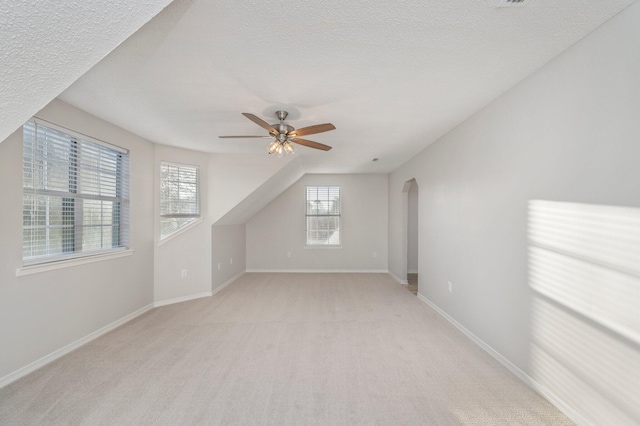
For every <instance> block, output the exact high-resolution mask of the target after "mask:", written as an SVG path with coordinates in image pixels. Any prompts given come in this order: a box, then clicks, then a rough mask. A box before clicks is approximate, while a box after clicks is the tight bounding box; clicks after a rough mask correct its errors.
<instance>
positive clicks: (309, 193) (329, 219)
mask: <svg viewBox="0 0 640 426" xmlns="http://www.w3.org/2000/svg"><path fill="white" fill-rule="evenodd" d="M340 202H341V200H340V187H339V186H307V187H306V205H307V207H306V216H307V245H308V246H339V245H340V244H341V243H342V241H341V239H340V216H341V210H342V209H341V205H340Z"/></svg>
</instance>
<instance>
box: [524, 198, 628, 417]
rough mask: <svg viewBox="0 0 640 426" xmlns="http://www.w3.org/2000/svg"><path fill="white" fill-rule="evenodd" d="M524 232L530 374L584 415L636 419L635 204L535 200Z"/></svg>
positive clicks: (531, 204) (532, 202)
mask: <svg viewBox="0 0 640 426" xmlns="http://www.w3.org/2000/svg"><path fill="white" fill-rule="evenodd" d="M528 231H529V243H530V245H529V285H530V286H531V288H532V289H533V291H534V299H533V306H532V343H531V376H532V377H533V378H534V379H535V380H536V381H538V382H540V383H541V384H543V385H544V386H545V387H546V388H547V389H549V390H550V391H551V392H553V393H554V394H555V395H556V396H558V397H559V398H560V399H561V400H562V401H564V402H565V403H567V404H568V405H569V406H571V407H572V408H573V409H575V410H576V411H577V412H578V413H581V414H582V415H583V416H585V418H587V419H588V420H589V421H594V422H596V423H602V424H613V423H615V424H627V423H629V424H633V422H634V421H637V419H640V308H639V306H640V209H637V208H628V207H615V206H600V205H589V204H578V203H564V202H553V201H543V200H532V201H530V202H529V230H528ZM612 422H613V423H612Z"/></svg>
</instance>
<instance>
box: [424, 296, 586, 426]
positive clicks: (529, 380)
mask: <svg viewBox="0 0 640 426" xmlns="http://www.w3.org/2000/svg"><path fill="white" fill-rule="evenodd" d="M418 299H420V300H422V301H423V302H424V303H426V304H427V305H429V306H430V307H432V308H433V309H434V310H435V311H436V312H437V313H438V314H440V316H442V317H443V318H444V319H446V320H447V321H449V322H450V323H451V324H452V325H453V326H454V327H456V328H457V329H458V330H460V331H461V332H462V333H463V334H464V335H465V336H467V337H468V338H469V339H471V341H473V342H474V343H475V344H476V345H478V346H480V348H482V349H483V350H484V351H485V352H487V353H488V354H489V355H491V356H492V357H493V358H495V359H496V360H497V361H498V362H499V363H500V364H502V365H503V366H505V367H506V368H507V370H509V371H511V372H512V373H513V374H514V375H515V376H516V377H517V378H519V379H520V380H521V381H522V382H524V383H525V384H526V385H528V386H529V387H530V388H532V389H533V390H535V391H536V392H538V393H539V394H540V395H541V396H542V397H543V398H545V399H546V400H547V401H549V402H550V403H551V404H553V405H554V406H555V407H556V408H557V409H558V410H560V411H562V413H564V414H565V415H566V416H567V417H569V419H570V420H571V421H573V422H574V423H576V424H579V425H591V424H592V423H591V422H590V421H588V420H587V419H585V418H584V417H583V416H582V415H581V414H580V413H578V412H577V411H575V410H574V409H573V408H571V407H570V406H569V405H568V404H567V403H565V402H564V401H563V400H562V399H561V398H559V397H558V396H557V395H555V394H554V393H553V392H551V391H550V390H549V389H547V388H546V387H545V386H543V385H541V384H540V383H538V382H537V381H536V380H535V379H534V378H533V377H531V376H529V375H528V374H527V373H525V372H524V371H522V370H521V369H520V368H518V367H517V366H516V365H515V364H513V363H512V362H511V361H509V360H508V359H507V358H505V357H504V356H503V355H501V354H500V353H499V352H498V351H496V350H495V349H493V348H492V347H491V346H489V345H488V344H487V343H486V342H484V341H483V340H482V339H480V338H479V337H478V336H476V335H475V334H473V333H472V332H471V331H469V330H468V329H467V328H466V327H465V326H463V325H462V324H460V323H459V322H458V321H456V320H455V319H453V317H451V316H450V315H449V314H447V313H446V312H445V311H443V310H442V309H440V308H439V307H438V306H437V305H436V304H435V303H433V302H432V301H430V300H429V299H427V298H426V297H424V296H423V295H422V294H420V293H418Z"/></svg>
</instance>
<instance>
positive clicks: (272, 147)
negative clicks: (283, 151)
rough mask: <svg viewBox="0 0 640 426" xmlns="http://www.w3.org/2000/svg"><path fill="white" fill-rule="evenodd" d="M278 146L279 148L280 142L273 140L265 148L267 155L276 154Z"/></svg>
mask: <svg viewBox="0 0 640 426" xmlns="http://www.w3.org/2000/svg"><path fill="white" fill-rule="evenodd" d="M278 146H280V142H278V141H277V140H274V141H273V142H271V143H270V144H269V146H268V147H267V152H269V154H275V153H277V152H278Z"/></svg>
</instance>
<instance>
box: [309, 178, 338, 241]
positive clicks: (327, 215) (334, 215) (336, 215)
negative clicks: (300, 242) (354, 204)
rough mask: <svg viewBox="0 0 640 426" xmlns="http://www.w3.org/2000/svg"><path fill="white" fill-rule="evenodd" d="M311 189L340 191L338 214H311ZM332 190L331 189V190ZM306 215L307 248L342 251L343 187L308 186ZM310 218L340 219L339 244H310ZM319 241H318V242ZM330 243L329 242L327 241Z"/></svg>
mask: <svg viewBox="0 0 640 426" xmlns="http://www.w3.org/2000/svg"><path fill="white" fill-rule="evenodd" d="M309 188H316V189H317V188H337V189H338V214H326V215H317V214H315V215H313V214H311V215H310V214H309V211H308V205H309V199H308V194H309ZM329 190H330V189H329ZM304 215H305V220H304V223H305V245H304V247H305V248H310V249H340V248H342V243H343V229H342V227H343V220H342V216H343V202H342V187H341V186H340V185H306V186H305V188H304ZM310 217H336V218H337V219H338V228H337V230H338V242H337V243H333V244H330V243H310V242H309V221H308V219H309V218H310ZM316 241H317V240H316ZM327 241H329V240H327Z"/></svg>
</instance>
